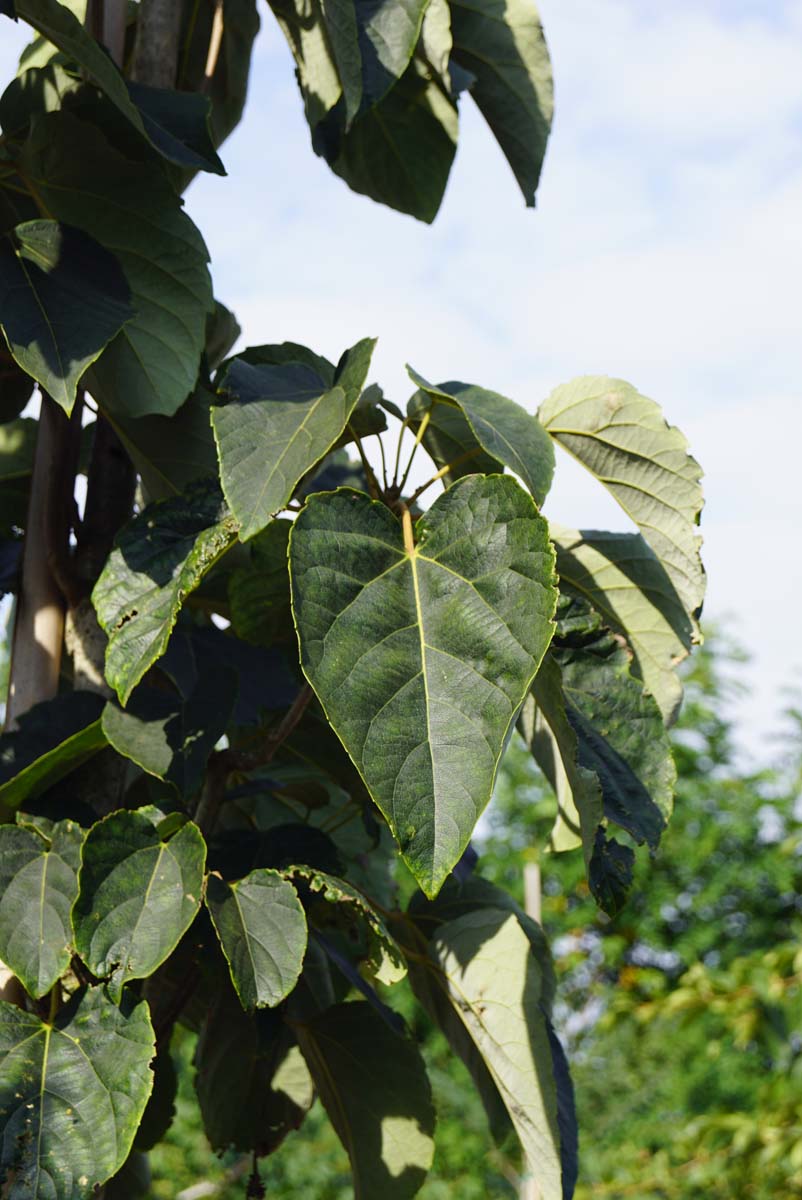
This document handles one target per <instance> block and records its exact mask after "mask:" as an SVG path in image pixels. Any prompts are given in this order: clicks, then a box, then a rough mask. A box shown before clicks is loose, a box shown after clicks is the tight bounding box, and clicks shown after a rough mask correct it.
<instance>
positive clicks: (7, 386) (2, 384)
mask: <svg viewBox="0 0 802 1200" xmlns="http://www.w3.org/2000/svg"><path fill="white" fill-rule="evenodd" d="M33 389H34V381H33V380H32V379H31V377H30V375H27V374H26V373H25V371H21V370H20V368H19V367H18V366H17V364H16V363H15V361H14V359H13V357H12V355H11V353H10V351H9V350H8V349H7V348H6V347H5V346H3V345H0V422H2V423H4V424H5V422H7V421H13V420H14V419H15V418H16V417H18V416H19V415H20V413H21V412H22V410H23V409H24V408H25V405H26V404H27V403H28V401H29V400H30V398H31V396H32V395H33Z"/></svg>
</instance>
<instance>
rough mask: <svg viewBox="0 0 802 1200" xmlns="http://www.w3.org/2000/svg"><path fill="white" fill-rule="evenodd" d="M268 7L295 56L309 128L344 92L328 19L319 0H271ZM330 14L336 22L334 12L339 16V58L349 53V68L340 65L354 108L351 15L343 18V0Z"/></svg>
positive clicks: (354, 57) (354, 86)
mask: <svg viewBox="0 0 802 1200" xmlns="http://www.w3.org/2000/svg"><path fill="white" fill-rule="evenodd" d="M270 7H271V8H272V10H273V14H274V16H275V18H276V20H277V21H278V23H279V25H280V26H281V29H282V32H283V33H284V36H285V37H286V39H287V42H288V43H289V47H290V50H291V51H292V55H293V58H294V59H295V66H296V69H297V78H298V84H299V86H300V88H301V93H302V95H303V98H304V106H305V109H306V119H307V121H308V122H309V127H310V129H312V130H314V129H315V126H316V125H317V124H318V123H319V122H320V121H321V120H322V119H323V118H324V117H325V116H326V114H327V113H329V112H331V110H332V109H333V108H334V106H335V104H336V103H337V101H338V100H339V99H340V97H341V96H342V94H343V84H342V81H341V79H340V75H339V72H338V67H337V62H336V59H335V53H334V49H333V47H332V44H331V40H330V37H329V30H328V26H327V22H326V21H325V19H324V16H323V5H322V3H321V0H307V2H306V3H305V4H301V3H298V4H297V5H296V2H295V0H271V3H270ZM332 16H333V19H334V22H335V24H336V19H337V16H339V17H340V22H339V31H338V32H339V33H340V36H339V37H338V39H337V41H338V49H339V50H340V58H341V59H343V58H344V57H345V55H346V53H348V54H349V57H350V59H351V64H350V69H349V65H347V64H345V62H344V63H343V69H344V71H345V73H346V77H347V86H348V91H349V96H350V99H349V104H348V108H349V110H351V111H353V107H354V98H355V90H357V89H358V83H357V81H356V79H355V76H356V71H357V69H358V68H357V58H356V54H355V53H354V51H355V47H354V45H353V41H354V36H353V35H354V24H355V22H354V19H353V18H352V19H351V20H350V21H343V19H342V18H343V3H342V0H339V3H338V4H335V8H334V12H333V14H332ZM348 26H350V29H349V28H348ZM349 34H350V37H349ZM347 41H350V43H351V44H350V46H349V47H348V48H347V49H346V42H347ZM356 102H357V104H358V97H356Z"/></svg>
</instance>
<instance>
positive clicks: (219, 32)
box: [200, 0, 223, 92]
mask: <svg viewBox="0 0 802 1200" xmlns="http://www.w3.org/2000/svg"><path fill="white" fill-rule="evenodd" d="M222 42H223V0H217V3H216V4H215V9H214V16H213V17H212V32H211V34H210V35H209V51H208V53H207V55H206V67H205V69H204V72H203V83H202V84H201V89H200V90H201V91H202V92H208V91H209V89H210V88H211V86H212V79H213V78H214V73H215V71H216V70H217V60H218V58H219V57H220V46H221V45H222Z"/></svg>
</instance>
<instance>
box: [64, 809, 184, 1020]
mask: <svg viewBox="0 0 802 1200" xmlns="http://www.w3.org/2000/svg"><path fill="white" fill-rule="evenodd" d="M205 861H206V846H205V843H204V841H203V838H202V837H201V834H200V830H199V829H198V827H197V825H194V824H193V823H192V822H191V821H190V822H188V823H187V824H186V825H184V826H183V827H182V828H181V829H179V831H178V833H176V834H175V835H174V837H172V838H171V839H170V840H169V842H162V841H161V840H160V838H159V834H158V833H157V831H156V827H155V825H153V824H152V822H151V821H149V820H148V818H147V817H146V816H144V815H143V814H142V813H137V812H115V813H112V814H111V816H108V817H105V818H104V819H103V820H102V821H98V823H97V824H96V825H93V826H92V828H91V829H90V830H89V833H88V834H87V835H86V841H85V842H84V848H83V856H82V861H81V871H80V875H79V877H78V885H79V892H78V899H77V900H76V901H75V905H74V907H73V910H72V924H73V931H74V933H75V948H76V950H77V951H78V954H79V955H80V956H81V958H82V959H83V960H84V962H85V963H86V965H87V966H88V967H89V969H90V971H92V973H93V974H94V975H97V976H98V977H101V978H105V977H106V976H109V975H110V976H111V983H110V985H109V987H110V990H111V992H112V995H114V996H116V997H118V998H119V996H120V995H121V994H122V989H123V985H124V984H125V983H127V982H128V981H129V980H131V979H145V978H146V977H147V976H148V975H151V974H152V973H153V972H154V971H155V970H156V968H157V967H158V966H160V965H161V964H162V963H163V962H164V960H165V959H166V958H167V957H168V956H169V955H170V954H171V953H172V951H173V950H174V949H175V948H176V946H177V945H178V943H179V941H180V940H181V938H182V937H183V935H184V934H185V933H186V931H187V929H189V926H190V925H191V924H192V920H193V918H194V916H195V914H196V912H197V911H198V909H199V907H200V902H201V889H202V887H203V868H204V864H205Z"/></svg>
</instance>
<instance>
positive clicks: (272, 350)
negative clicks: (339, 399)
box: [235, 342, 337, 388]
mask: <svg viewBox="0 0 802 1200" xmlns="http://www.w3.org/2000/svg"><path fill="white" fill-rule="evenodd" d="M237 359H241V360H242V361H243V362H246V363H250V364H251V366H254V367H259V366H265V367H283V366H286V365H287V364H288V363H302V364H303V365H304V366H307V367H311V368H312V370H313V371H315V372H316V373H317V374H318V375H319V376H320V378H321V380H322V381H323V383H324V384H325V385H326V387H327V388H331V387H333V386H334V376H335V375H336V374H337V368H336V367H335V365H334V363H332V362H329V360H328V359H327V358H324V357H323V355H322V354H315V352H314V350H310V349H309V347H308V346H301V345H300V344H299V343H298V342H278V343H268V344H266V345H263V346H248V347H247V349H245V350H243V351H242V353H241V354H238V355H237ZM235 361H236V360H235Z"/></svg>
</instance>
